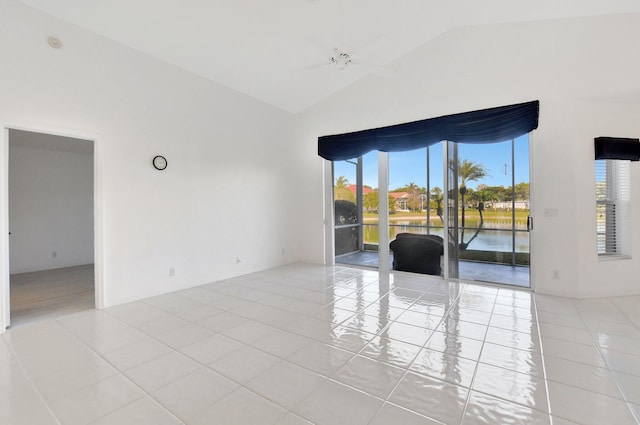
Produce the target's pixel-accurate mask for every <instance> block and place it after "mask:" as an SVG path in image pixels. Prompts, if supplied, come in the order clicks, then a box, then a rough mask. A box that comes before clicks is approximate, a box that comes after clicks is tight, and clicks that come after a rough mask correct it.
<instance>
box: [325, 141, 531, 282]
mask: <svg viewBox="0 0 640 425" xmlns="http://www.w3.org/2000/svg"><path fill="white" fill-rule="evenodd" d="M388 157H389V167H388V181H389V188H388V189H389V196H388V199H386V200H381V199H379V198H380V197H379V196H378V188H377V182H378V173H379V172H380V171H379V167H378V165H379V164H378V162H377V153H376V152H371V153H369V154H367V155H364V156H363V157H360V158H355V159H353V160H347V161H339V162H334V168H333V171H334V179H333V181H334V188H333V189H334V204H335V252H336V262H337V263H344V264H353V265H359V266H366V267H377V266H378V265H379V264H380V261H381V259H380V258H378V250H379V249H378V248H379V246H378V243H379V242H378V241H379V236H380V232H385V231H386V232H388V235H389V240H394V239H396V238H397V237H398V235H403V234H407V233H409V234H420V235H433V236H436V239H437V237H440V238H442V239H441V240H442V242H441V243H442V251H443V252H442V254H443V255H442V260H441V263H442V264H441V265H442V267H441V268H439V269H440V274H441V275H442V276H444V277H447V278H460V279H463V280H471V281H485V282H494V283H504V284H512V285H518V286H524V287H528V286H529V260H530V259H529V256H530V252H529V234H528V229H527V223H528V220H527V219H528V214H529V166H528V164H529V142H528V136H522V137H520V138H518V139H515V140H511V141H507V142H502V143H487V144H482V145H478V144H460V143H454V142H441V143H438V144H435V145H432V146H429V147H428V148H423V149H418V150H414V151H407V152H396V153H389V155H388ZM381 207H385V208H388V211H389V226H388V228H384V229H380V226H379V222H378V213H379V211H380V208H381ZM445 241H446V242H445ZM445 251H446V252H445ZM393 256H394V253H393V252H391V253H390V257H391V258H385V259H383V260H382V261H389V262H390V263H393V259H394V257H393Z"/></svg>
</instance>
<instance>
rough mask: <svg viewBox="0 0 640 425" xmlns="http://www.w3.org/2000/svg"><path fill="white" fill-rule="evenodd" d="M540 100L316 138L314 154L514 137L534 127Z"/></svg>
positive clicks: (335, 155)
mask: <svg viewBox="0 0 640 425" xmlns="http://www.w3.org/2000/svg"><path fill="white" fill-rule="evenodd" d="M539 109H540V102H539V101H537V100H536V101H533V102H527V103H519V104H517V105H508V106H501V107H498V108H490V109H482V110H479V111H473V112H465V113H461V114H453V115H446V116H443V117H437V118H429V119H426V120H421V121H414V122H409V123H405V124H398V125H392V126H389V127H381V128H375V129H371V130H363V131H356V132H354V133H345V134H336V135H332V136H322V137H319V138H318V155H320V156H321V157H323V158H325V159H328V160H330V161H341V160H345V159H350V158H356V157H359V156H361V155H364V154H366V153H367V152H371V151H373V150H378V151H382V152H402V151H410V150H414V149H419V148H424V147H426V146H430V145H433V144H436V143H438V142H440V141H442V140H450V141H453V142H459V143H496V142H502V141H505V140H511V139H515V138H516V137H518V136H522V135H523V134H527V133H529V132H530V131H532V130H535V129H536V128H538V114H539Z"/></svg>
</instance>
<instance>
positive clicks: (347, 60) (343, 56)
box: [329, 48, 353, 71]
mask: <svg viewBox="0 0 640 425" xmlns="http://www.w3.org/2000/svg"><path fill="white" fill-rule="evenodd" d="M352 62H353V58H352V57H351V55H350V54H349V53H347V52H346V51H344V50H340V49H338V48H335V49H333V55H332V56H330V57H329V63H330V64H331V65H334V66H335V67H336V68H337V69H339V70H340V71H344V70H345V69H347V66H349V64H351V63H352Z"/></svg>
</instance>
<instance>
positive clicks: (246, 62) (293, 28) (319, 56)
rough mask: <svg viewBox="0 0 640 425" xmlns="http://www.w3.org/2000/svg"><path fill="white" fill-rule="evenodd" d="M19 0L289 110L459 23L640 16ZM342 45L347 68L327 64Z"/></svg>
mask: <svg viewBox="0 0 640 425" xmlns="http://www.w3.org/2000/svg"><path fill="white" fill-rule="evenodd" d="M21 1H22V3H25V4H27V5H30V6H32V7H35V8H37V9H40V10H42V11H44V12H46V13H48V14H50V15H53V16H56V17H58V18H61V19H63V20H65V21H67V22H70V23H72V24H75V25H78V26H80V27H83V28H85V29H87V30H89V31H92V32H95V33H97V34H100V35H102V36H104V37H107V38H109V39H111V40H114V41H116V42H118V43H121V44H123V45H126V46H129V47H131V48H133V49H136V50H138V51H141V52H144V53H146V54H149V55H151V56H154V57H156V58H159V59H161V60H163V61H166V62H168V63H171V64H173V65H175V66H178V67H180V68H183V69H185V70H188V71H190V72H193V73H195V74H197V75H200V76H202V77H204V78H207V79H209V80H211V81H214V82H217V83H220V84H223V85H225V86H228V87H231V88H233V89H235V90H238V91H240V92H242V93H245V94H247V95H250V96H252V97H255V98H257V99H260V100H262V101H264V102H266V103H269V104H272V105H274V106H277V107H279V108H281V109H283V110H285V111H289V112H292V113H297V112H300V111H303V110H305V109H306V108H308V107H310V106H312V105H313V104H315V103H317V102H319V101H320V100H322V99H324V98H326V97H328V96H330V95H332V94H333V93H336V92H338V91H339V90H341V89H343V88H345V87H346V86H348V85H350V84H352V83H353V82H355V81H357V80H359V79H361V78H365V77H367V76H370V75H373V76H374V77H375V78H387V77H388V75H389V74H391V75H392V73H393V66H392V64H393V61H394V60H395V59H398V58H399V57H401V56H403V55H406V54H407V53H409V52H410V51H412V50H413V49H416V48H417V47H419V46H421V45H423V44H425V43H429V42H430V41H431V40H433V39H434V38H436V37H437V36H438V35H440V34H442V33H444V32H446V31H449V30H451V29H453V28H456V27H461V26H470V25H488V24H496V23H514V22H515V23H517V22H526V21H536V20H549V19H562V18H573V17H580V16H598V15H609V14H621V13H630V12H639V11H640V2H639V1H638V0H607V1H602V0H563V1H558V0H535V1H531V0H483V1H478V0H456V1H441V0H440V1H434V0H393V1H391V0H92V1H87V0H21ZM594 31H597V29H594ZM62 41H63V43H65V42H66V40H62ZM336 48H337V49H339V53H347V54H349V55H350V56H349V57H348V58H347V59H352V60H353V63H351V64H348V65H347V66H346V67H343V68H346V69H340V68H341V67H340V66H339V64H333V65H332V64H330V63H329V62H330V57H332V56H335V52H334V49H336ZM343 59H345V57H343ZM340 60H341V59H338V62H340ZM435 65H436V64H434V66H435Z"/></svg>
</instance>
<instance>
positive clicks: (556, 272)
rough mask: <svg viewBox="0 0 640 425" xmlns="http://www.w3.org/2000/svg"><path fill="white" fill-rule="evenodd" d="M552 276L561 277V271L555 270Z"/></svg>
mask: <svg viewBox="0 0 640 425" xmlns="http://www.w3.org/2000/svg"><path fill="white" fill-rule="evenodd" d="M552 276H553V278H554V279H560V272H559V271H558V270H554V271H553V273H552Z"/></svg>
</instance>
